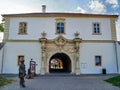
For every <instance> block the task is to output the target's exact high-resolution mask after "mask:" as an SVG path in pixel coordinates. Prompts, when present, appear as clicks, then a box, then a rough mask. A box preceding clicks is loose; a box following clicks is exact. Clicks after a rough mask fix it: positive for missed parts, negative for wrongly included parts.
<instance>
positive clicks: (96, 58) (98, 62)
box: [95, 56, 102, 66]
mask: <svg viewBox="0 0 120 90" xmlns="http://www.w3.org/2000/svg"><path fill="white" fill-rule="evenodd" d="M101 65H102V64H101V56H95V66H101Z"/></svg>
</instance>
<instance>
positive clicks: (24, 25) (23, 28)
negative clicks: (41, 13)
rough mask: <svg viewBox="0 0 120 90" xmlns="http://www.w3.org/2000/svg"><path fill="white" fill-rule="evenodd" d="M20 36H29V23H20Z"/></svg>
mask: <svg viewBox="0 0 120 90" xmlns="http://www.w3.org/2000/svg"><path fill="white" fill-rule="evenodd" d="M19 34H27V23H26V22H20V23H19Z"/></svg>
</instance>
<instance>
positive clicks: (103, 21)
mask: <svg viewBox="0 0 120 90" xmlns="http://www.w3.org/2000/svg"><path fill="white" fill-rule="evenodd" d="M3 17H5V18H6V23H5V36H4V40H3V41H4V42H6V44H5V45H4V47H3V48H2V49H1V50H0V56H1V57H0V62H2V64H1V65H0V66H1V67H2V66H3V67H2V68H1V67H0V69H1V71H2V72H1V73H14V74H16V73H18V65H17V63H18V56H19V55H23V56H25V64H26V70H27V69H28V68H29V62H30V60H31V59H33V60H34V61H36V63H37V66H36V73H37V74H46V73H50V71H49V68H50V66H49V64H50V63H49V62H50V58H51V57H52V55H54V54H55V53H60V52H62V51H63V53H65V54H67V55H68V56H69V58H70V60H71V61H70V62H71V65H70V67H69V68H70V70H71V73H75V74H101V73H102V69H103V68H105V69H106V73H107V74H112V73H118V72H119V73H120V67H119V66H120V57H119V55H118V57H117V56H116V46H115V43H114V41H115V40H116V34H115V32H116V31H115V24H114V23H115V19H116V18H117V16H115V15H92V14H91V15H87V14H85V15H81V14H74V13H70V14H69V13H68V15H66V14H65V13H62V16H60V15H59V13H53V14H52V16H51V13H44V14H42V13H40V14H38V15H37V14H18V15H16V14H15V15H3ZM57 19H60V20H62V19H64V22H65V33H64V34H63V35H62V37H64V38H62V39H63V40H65V42H66V43H65V45H63V46H62V47H60V46H59V44H58V46H57V45H56V43H54V41H55V40H56V38H57V37H58V39H59V34H56V20H57ZM20 22H26V23H27V33H26V34H19V23H20ZM95 22H97V23H99V24H100V32H101V34H98V35H95V34H94V33H93V32H94V31H93V23H95ZM43 32H45V33H47V35H46V38H47V42H45V44H46V47H45V49H46V48H48V51H47V54H46V53H43V48H42V47H44V45H42V43H41V42H42V41H40V40H39V39H40V38H41V37H42V36H41V33H43ZM76 32H79V33H80V35H79V38H81V39H80V42H79V44H76V45H79V46H78V47H79V52H77V53H78V56H77V55H75V54H73V53H74V52H75V50H77V49H74V38H75V36H74V33H76ZM56 41H57V40H56ZM68 42H69V43H68ZM76 42H77V41H76ZM43 44H44V41H43ZM50 45H52V46H53V47H54V48H57V49H55V50H54V48H53V50H51V51H49V49H52V47H50ZM67 45H68V46H69V48H68V49H70V50H68V51H66V49H65V48H67V47H68V46H67ZM70 45H71V47H70ZM41 48H42V49H41ZM58 48H60V51H59V49H58ZM117 50H118V52H117V53H120V52H119V51H120V49H117ZM72 51H73V52H72ZM71 53H72V54H71ZM44 54H45V58H44V57H43V56H44ZM49 54H50V55H51V56H49ZM46 55H48V56H46ZM95 56H100V57H101V65H100V66H96V65H95ZM74 58H78V59H79V62H77V59H76V60H74ZM117 58H118V59H117ZM118 64H119V65H118ZM76 67H77V68H78V69H77V68H76Z"/></svg>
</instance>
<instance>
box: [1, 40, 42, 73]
mask: <svg viewBox="0 0 120 90" xmlns="http://www.w3.org/2000/svg"><path fill="white" fill-rule="evenodd" d="M40 47H41V46H40V43H39V42H7V43H6V45H5V48H4V67H3V73H13V74H14V73H15V74H16V73H18V67H19V66H18V65H17V63H18V59H17V57H18V56H19V55H24V56H25V65H26V70H27V69H28V68H29V62H30V60H31V58H32V59H33V60H34V61H36V64H38V65H37V67H36V72H37V74H39V73H40V66H41V52H40V51H41V48H40Z"/></svg>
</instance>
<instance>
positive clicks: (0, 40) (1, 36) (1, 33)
mask: <svg viewBox="0 0 120 90" xmlns="http://www.w3.org/2000/svg"><path fill="white" fill-rule="evenodd" d="M2 40H3V32H0V42H2Z"/></svg>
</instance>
